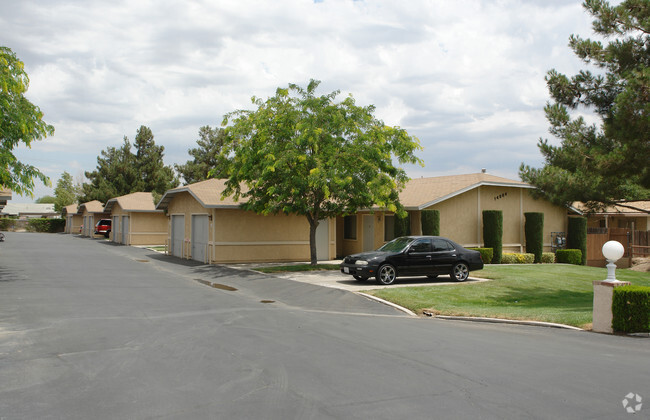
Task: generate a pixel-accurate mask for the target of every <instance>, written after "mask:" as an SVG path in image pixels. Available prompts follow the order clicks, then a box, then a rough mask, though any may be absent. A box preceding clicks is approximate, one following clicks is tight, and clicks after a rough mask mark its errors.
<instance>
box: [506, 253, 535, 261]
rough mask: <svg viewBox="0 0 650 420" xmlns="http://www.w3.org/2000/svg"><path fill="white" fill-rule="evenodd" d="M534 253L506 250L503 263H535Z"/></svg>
mask: <svg viewBox="0 0 650 420" xmlns="http://www.w3.org/2000/svg"><path fill="white" fill-rule="evenodd" d="M534 262H535V255H534V254H519V253H515V252H504V253H503V256H502V257H501V264H533V263H534Z"/></svg>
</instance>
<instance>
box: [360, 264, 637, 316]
mask: <svg viewBox="0 0 650 420" xmlns="http://www.w3.org/2000/svg"><path fill="white" fill-rule="evenodd" d="M473 274H474V275H476V276H477V277H482V278H487V279H492V280H493V281H489V282H482V283H462V284H457V285H448V286H447V285H445V286H442V285H439V286H426V287H400V288H391V289H379V290H370V291H367V292H366V293H368V294H372V295H374V296H377V297H379V298H382V299H385V300H387V301H390V302H394V303H396V304H398V305H400V306H403V307H405V308H408V309H410V310H412V311H414V312H416V313H422V311H425V310H428V311H429V312H432V313H434V314H439V315H460V316H480V317H491V318H505V319H521V320H535V321H544V322H554V323H559V324H566V325H573V326H576V327H581V328H590V324H591V322H592V308H593V285H592V282H593V281H595V280H604V279H605V278H606V277H607V272H606V270H605V269H604V268H594V267H584V266H574V265H564V264H544V265H541V264H535V265H507V266H486V268H484V269H483V270H481V271H476V272H473ZM616 278H617V279H618V280H621V281H629V282H631V283H632V284H635V285H639V286H650V273H641V272H636V271H630V270H616Z"/></svg>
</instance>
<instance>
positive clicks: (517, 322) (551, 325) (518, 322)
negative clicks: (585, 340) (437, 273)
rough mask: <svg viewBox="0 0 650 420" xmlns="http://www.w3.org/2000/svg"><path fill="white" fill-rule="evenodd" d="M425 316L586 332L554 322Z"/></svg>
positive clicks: (428, 314)
mask: <svg viewBox="0 0 650 420" xmlns="http://www.w3.org/2000/svg"><path fill="white" fill-rule="evenodd" d="M424 314H425V315H427V316H434V317H435V318H438V319H445V320H451V321H473V322H488V323H493V324H514V325H528V326H534V327H547V328H561V329H565V330H574V331H585V330H583V329H582V328H578V327H573V326H571V325H564V324H555V323H552V322H541V321H523V320H516V319H500V318H484V317H474V316H446V315H434V314H431V313H429V312H424Z"/></svg>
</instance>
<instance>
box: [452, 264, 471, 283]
mask: <svg viewBox="0 0 650 420" xmlns="http://www.w3.org/2000/svg"><path fill="white" fill-rule="evenodd" d="M468 277H469V267H468V266H467V264H465V263H464V262H459V263H456V264H455V265H454V268H452V269H451V278H453V279H454V280H456V281H465V280H467V278H468Z"/></svg>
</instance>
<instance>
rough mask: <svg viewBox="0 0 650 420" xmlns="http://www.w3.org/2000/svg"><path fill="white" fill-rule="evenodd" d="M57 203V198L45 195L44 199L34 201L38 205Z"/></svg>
mask: <svg viewBox="0 0 650 420" xmlns="http://www.w3.org/2000/svg"><path fill="white" fill-rule="evenodd" d="M55 202H56V197H52V196H51V195H44V196H43V197H39V198H37V199H36V200H34V203H36V204H54V203H55ZM55 208H56V206H55Z"/></svg>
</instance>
